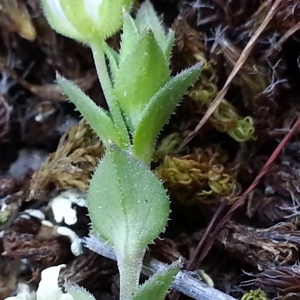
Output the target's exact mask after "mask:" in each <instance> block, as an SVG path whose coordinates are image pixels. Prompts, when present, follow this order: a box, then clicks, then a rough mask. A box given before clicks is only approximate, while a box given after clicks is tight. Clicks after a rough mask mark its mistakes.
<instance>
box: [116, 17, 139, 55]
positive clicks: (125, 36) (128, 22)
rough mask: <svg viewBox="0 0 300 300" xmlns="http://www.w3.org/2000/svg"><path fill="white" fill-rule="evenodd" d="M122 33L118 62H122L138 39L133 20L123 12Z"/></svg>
mask: <svg viewBox="0 0 300 300" xmlns="http://www.w3.org/2000/svg"><path fill="white" fill-rule="evenodd" d="M123 18H124V21H123V33H122V36H121V48H120V60H123V59H124V58H125V57H126V56H127V55H128V54H129V53H130V52H132V51H133V49H134V48H135V47H136V46H137V43H138V40H139V38H140V36H139V33H138V30H137V28H136V26H135V23H134V20H133V19H132V18H131V16H130V15H129V14H128V13H127V12H124V14H123Z"/></svg>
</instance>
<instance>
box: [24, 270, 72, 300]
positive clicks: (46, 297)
mask: <svg viewBox="0 0 300 300" xmlns="http://www.w3.org/2000/svg"><path fill="white" fill-rule="evenodd" d="M65 267H66V265H59V266H55V267H50V268H48V269H45V270H44V271H42V276H41V277H42V280H41V282H40V284H39V287H38V290H37V292H36V295H37V300H74V298H73V297H72V296H71V295H70V294H69V293H63V292H62V290H61V289H60V287H59V286H58V276H59V272H60V270H61V269H62V268H65ZM18 300H19V299H18Z"/></svg>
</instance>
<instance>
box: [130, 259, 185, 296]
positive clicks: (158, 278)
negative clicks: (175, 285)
mask: <svg viewBox="0 0 300 300" xmlns="http://www.w3.org/2000/svg"><path fill="white" fill-rule="evenodd" d="M179 269H180V265H179V264H177V263H174V264H172V265H170V266H169V267H168V269H166V270H163V271H159V272H157V273H155V274H154V275H153V276H152V277H150V278H149V279H148V280H147V281H146V282H145V283H144V284H143V285H141V286H140V287H139V289H138V291H137V292H136V294H135V295H134V297H133V299H132V300H152V299H155V300H165V299H166V295H167V293H168V290H169V288H170V286H171V284H172V282H173V281H174V277H175V276H176V274H177V273H178V271H179Z"/></svg>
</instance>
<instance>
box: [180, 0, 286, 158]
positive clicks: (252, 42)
mask: <svg viewBox="0 0 300 300" xmlns="http://www.w3.org/2000/svg"><path fill="white" fill-rule="evenodd" d="M281 2H282V0H276V1H275V2H274V4H273V5H272V7H271V9H270V11H269V13H268V14H267V16H266V18H265V20H264V21H263V22H262V24H261V25H260V26H259V27H258V29H257V30H256V32H255V34H254V35H253V36H252V38H251V39H250V41H249V42H248V44H247V45H246V47H245V48H244V50H243V52H242V53H241V55H240V57H239V59H238V61H237V62H236V65H235V66H234V68H233V69H232V71H231V73H230V75H229V76H228V78H227V80H226V82H225V84H224V86H223V88H222V89H221V90H220V91H219V93H218V95H217V96H216V98H215V99H214V101H213V102H212V103H211V105H210V106H209V108H208V109H207V111H206V113H205V115H204V116H203V118H202V119H201V120H200V122H199V124H198V125H197V126H196V128H195V129H194V130H193V131H192V132H191V133H190V134H189V135H188V136H187V137H186V138H185V139H184V140H183V142H182V143H181V145H180V146H179V147H178V149H177V150H176V153H178V152H179V151H181V150H182V149H183V148H184V147H185V146H186V145H187V144H188V143H189V142H190V141H191V140H192V139H193V138H194V137H195V136H196V134H197V133H198V131H199V130H200V129H201V128H202V126H203V125H204V124H205V123H206V122H207V120H208V119H209V117H210V116H211V115H212V114H213V112H214V111H215V110H216V108H217V107H218V106H219V105H220V103H221V102H222V100H223V99H224V97H225V95H226V93H227V90H228V88H229V85H230V83H231V81H232V80H233V78H234V77H235V76H236V74H237V73H238V72H239V70H240V69H241V67H242V66H243V64H244V63H245V61H246V60H247V58H248V56H249V55H250V53H251V51H252V49H253V47H254V46H255V43H256V41H257V39H258V37H259V36H260V35H261V33H262V32H263V31H264V29H265V28H266V27H267V26H268V24H269V23H270V21H271V20H272V18H273V16H274V15H275V13H276V9H277V7H278V6H279V4H280V3H281Z"/></svg>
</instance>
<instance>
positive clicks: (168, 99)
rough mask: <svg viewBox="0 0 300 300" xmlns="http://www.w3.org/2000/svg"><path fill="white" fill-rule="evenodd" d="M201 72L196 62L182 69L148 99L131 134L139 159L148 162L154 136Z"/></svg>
mask: <svg viewBox="0 0 300 300" xmlns="http://www.w3.org/2000/svg"><path fill="white" fill-rule="evenodd" d="M200 72H201V65H200V64H197V65H195V66H193V67H191V68H189V69H187V70H184V71H182V72H181V73H179V74H178V75H176V76H175V77H173V78H172V79H171V80H170V81H168V82H167V83H166V85H165V86H164V87H162V88H161V89H160V90H159V91H158V92H157V93H156V94H155V95H154V96H153V97H152V98H151V100H150V101H149V103H148V105H147V106H146V108H145V110H144V113H143V114H142V115H141V121H140V123H139V125H138V127H137V128H136V131H135V133H134V136H133V152H134V155H135V156H136V157H138V158H139V159H141V160H143V161H145V162H150V161H151V158H152V152H153V150H154V145H155V141H156V138H157V136H158V134H159V132H160V131H161V129H162V128H163V126H164V125H165V124H166V123H167V121H168V120H169V118H170V116H171V115H172V113H173V112H174V110H175V108H176V106H177V105H178V103H179V102H180V100H181V99H182V97H183V95H184V94H185V93H186V91H187V89H188V87H189V86H190V85H191V84H193V83H194V82H195V81H196V80H197V78H198V76H199V74H200Z"/></svg>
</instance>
